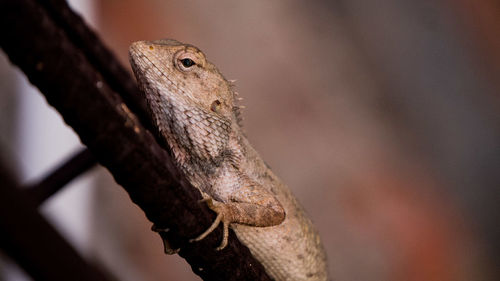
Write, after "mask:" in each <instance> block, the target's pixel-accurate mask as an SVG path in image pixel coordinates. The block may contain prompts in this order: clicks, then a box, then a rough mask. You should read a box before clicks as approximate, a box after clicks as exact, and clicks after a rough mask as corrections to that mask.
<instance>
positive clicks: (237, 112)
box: [228, 80, 245, 127]
mask: <svg viewBox="0 0 500 281" xmlns="http://www.w3.org/2000/svg"><path fill="white" fill-rule="evenodd" d="M228 82H229V86H230V88H231V92H232V93H233V99H234V104H233V114H234V116H235V117H236V122H238V126H240V127H242V125H243V124H242V123H243V116H242V115H241V110H242V109H243V108H245V107H244V106H242V105H238V103H239V102H241V101H242V100H243V98H241V97H240V96H239V93H238V92H236V84H235V82H236V80H229V81H228Z"/></svg>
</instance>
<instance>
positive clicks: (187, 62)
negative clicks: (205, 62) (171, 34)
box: [180, 58, 196, 68]
mask: <svg viewBox="0 0 500 281" xmlns="http://www.w3.org/2000/svg"><path fill="white" fill-rule="evenodd" d="M180 61H181V63H182V65H183V66H184V67H185V68H189V67H191V66H193V65H195V64H196V63H195V62H194V61H193V60H192V59H188V58H186V59H181V60H180Z"/></svg>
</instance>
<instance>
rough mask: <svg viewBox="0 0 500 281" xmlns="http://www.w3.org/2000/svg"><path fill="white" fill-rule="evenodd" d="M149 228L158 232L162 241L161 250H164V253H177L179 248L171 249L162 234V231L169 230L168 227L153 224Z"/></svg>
mask: <svg viewBox="0 0 500 281" xmlns="http://www.w3.org/2000/svg"><path fill="white" fill-rule="evenodd" d="M151 230H152V231H154V232H158V234H160V237H161V240H162V242H163V251H164V252H165V254H167V255H173V254H177V253H178V252H179V251H180V248H177V249H173V248H172V246H171V245H170V242H169V241H168V239H167V238H166V237H165V236H164V235H162V233H167V232H169V231H170V229H169V228H159V227H157V226H156V225H154V224H153V226H152V227H151Z"/></svg>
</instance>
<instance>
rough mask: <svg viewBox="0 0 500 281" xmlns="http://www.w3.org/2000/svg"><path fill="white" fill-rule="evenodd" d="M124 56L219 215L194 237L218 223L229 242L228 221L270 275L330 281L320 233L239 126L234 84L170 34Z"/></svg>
mask: <svg viewBox="0 0 500 281" xmlns="http://www.w3.org/2000/svg"><path fill="white" fill-rule="evenodd" d="M129 59H130V64H131V66H132V70H133V72H134V75H135V77H136V80H137V81H138V84H139V87H140V89H141V91H142V93H143V94H144V96H145V99H146V102H147V105H148V109H149V111H150V113H151V116H152V118H153V119H154V124H155V129H157V130H158V132H159V134H160V136H161V137H162V138H164V140H165V141H166V142H167V143H168V146H169V147H170V149H171V153H172V155H173V158H174V162H175V164H176V165H177V166H178V168H179V169H180V170H181V171H182V173H184V175H185V176H186V178H187V179H188V180H189V182H190V183H191V184H192V185H193V186H194V187H195V188H197V189H198V190H199V191H200V192H201V194H202V197H203V198H204V199H203V200H202V201H205V202H207V204H208V207H209V208H210V209H211V210H213V211H214V212H215V213H216V214H217V216H216V219H215V221H214V222H213V224H212V225H211V226H210V227H209V228H208V229H207V230H206V231H205V232H203V233H202V234H200V235H199V236H198V237H196V238H194V239H192V240H191V242H194V241H199V240H201V239H203V238H205V237H206V236H207V235H209V234H210V233H211V232H212V231H213V230H214V229H215V228H216V227H217V226H218V225H219V224H221V223H222V225H223V237H222V242H221V245H220V246H219V247H217V250H221V249H223V248H224V247H225V246H226V245H227V239H228V229H229V227H231V228H232V229H233V230H234V232H235V233H236V236H237V237H238V239H239V240H240V241H241V242H242V243H243V244H245V245H246V246H247V247H248V248H249V249H250V252H251V253H252V255H253V256H254V257H255V258H256V259H257V260H258V261H259V262H261V263H262V265H263V266H264V268H265V270H266V272H267V273H268V274H269V275H270V277H271V278H273V279H274V280H277V281H284V280H297V281H301V280H304V281H305V280H307V281H323V280H327V279H328V274H327V267H326V255H325V251H324V248H323V246H322V243H321V241H320V237H319V235H318V232H317V231H316V230H315V228H314V226H313V224H312V222H311V220H310V219H309V218H308V217H307V216H306V215H305V212H304V210H303V208H302V207H301V205H300V204H299V203H298V201H297V199H296V198H295V197H294V196H293V195H292V193H291V191H290V189H289V188H288V187H287V186H286V185H285V184H284V183H282V181H281V180H280V179H279V178H278V177H277V176H276V175H275V174H274V173H273V172H272V171H271V169H270V168H269V166H268V165H267V164H266V163H265V162H264V161H263V160H262V158H261V157H260V156H259V154H258V153H257V151H256V150H255V149H254V148H253V147H252V146H251V145H250V143H249V141H248V139H247V138H246V136H245V134H244V132H243V129H242V126H241V117H240V114H241V113H240V106H238V105H237V100H238V99H239V97H238V96H237V95H238V94H237V92H236V91H235V85H234V82H233V81H229V80H227V79H226V78H224V76H223V75H222V74H221V73H220V72H219V70H218V69H217V67H216V66H215V65H214V64H212V63H211V62H209V61H208V60H207V59H206V56H205V54H204V53H203V52H202V51H201V50H200V49H198V48H197V47H195V46H193V45H190V44H183V43H181V42H178V41H176V40H172V39H162V40H155V41H138V42H134V43H132V44H131V46H130V48H129ZM156 230H157V231H161V230H158V229H156ZM164 243H168V242H167V241H164ZM166 252H167V251H166ZM175 252H176V251H170V253H175Z"/></svg>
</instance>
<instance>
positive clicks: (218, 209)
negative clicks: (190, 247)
mask: <svg viewBox="0 0 500 281" xmlns="http://www.w3.org/2000/svg"><path fill="white" fill-rule="evenodd" d="M200 202H207V205H208V207H209V208H210V209H211V210H212V211H214V212H215V213H217V217H216V218H215V220H214V222H213V223H212V225H211V226H210V227H209V228H207V230H205V231H204V232H203V233H202V234H200V235H199V236H198V237H196V238H194V239H191V240H189V242H191V243H192V242H197V241H200V240H203V239H204V238H205V237H207V236H208V235H209V234H210V233H212V231H214V230H215V229H216V228H217V226H219V224H220V223H221V222H222V225H223V236H222V242H221V244H220V245H219V246H218V247H217V248H215V250H217V251H220V250H222V249H224V248H225V247H226V246H227V239H228V236H229V223H230V222H228V221H226V219H225V216H224V210H225V209H224V208H223V206H224V205H223V204H222V203H218V202H214V201H213V200H212V198H203V199H201V200H200Z"/></svg>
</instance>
